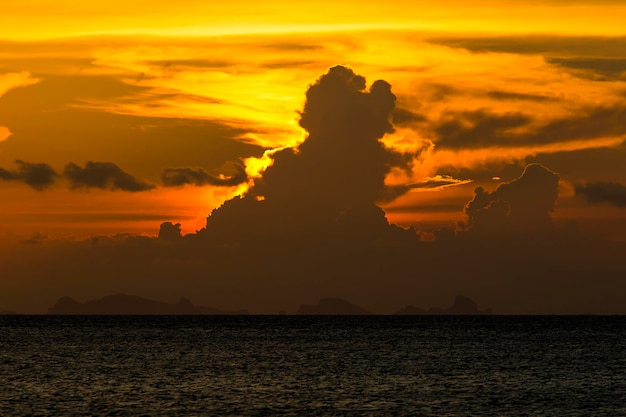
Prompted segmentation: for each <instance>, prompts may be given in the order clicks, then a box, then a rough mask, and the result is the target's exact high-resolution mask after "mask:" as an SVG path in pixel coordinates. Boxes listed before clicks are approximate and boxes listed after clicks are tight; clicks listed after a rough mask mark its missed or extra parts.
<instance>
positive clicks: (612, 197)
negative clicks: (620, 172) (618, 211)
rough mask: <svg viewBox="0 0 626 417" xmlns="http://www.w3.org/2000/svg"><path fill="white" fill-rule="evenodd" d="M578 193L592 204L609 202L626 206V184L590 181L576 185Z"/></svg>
mask: <svg viewBox="0 0 626 417" xmlns="http://www.w3.org/2000/svg"><path fill="white" fill-rule="evenodd" d="M574 189H575V190H576V194H577V195H582V196H584V197H585V198H586V199H587V201H588V202H589V203H591V204H596V203H609V204H612V205H614V206H618V207H626V186H624V185H622V184H619V183H615V182H603V181H598V182H590V183H587V184H578V185H576V186H575V187H574Z"/></svg>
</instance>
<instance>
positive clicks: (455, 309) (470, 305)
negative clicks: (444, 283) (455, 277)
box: [394, 295, 493, 316]
mask: <svg viewBox="0 0 626 417" xmlns="http://www.w3.org/2000/svg"><path fill="white" fill-rule="evenodd" d="M491 314H493V312H492V311H491V308H487V309H485V310H479V309H478V304H476V302H475V301H474V300H472V299H471V298H469V297H465V296H462V295H457V296H456V297H454V302H453V303H452V305H451V306H450V307H448V308H443V309H442V308H438V307H430V308H429V309H428V310H426V309H423V308H420V307H415V306H413V305H408V306H406V307H403V308H401V309H400V310H398V311H396V312H395V313H394V315H398V316H419V315H430V316H486V315H491Z"/></svg>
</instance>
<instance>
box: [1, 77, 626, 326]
mask: <svg viewBox="0 0 626 417" xmlns="http://www.w3.org/2000/svg"><path fill="white" fill-rule="evenodd" d="M397 101H398V99H397V97H396V95H395V94H394V93H393V92H392V90H391V86H390V84H389V83H387V82H386V81H383V80H378V81H374V82H373V83H371V84H370V85H369V86H368V84H367V82H366V80H365V78H364V77H362V76H360V75H358V74H356V73H355V72H354V71H353V70H352V69H350V68H349V67H347V66H334V67H331V68H330V69H329V70H328V71H327V72H326V73H324V74H323V75H322V76H320V77H319V78H318V79H317V80H316V81H315V82H314V83H313V84H311V85H310V86H309V88H308V90H307V92H306V102H305V103H304V105H303V110H302V112H301V113H300V125H301V126H302V127H303V128H304V129H305V130H306V131H307V135H306V136H305V138H304V140H303V141H301V142H300V143H299V144H297V145H294V146H291V147H284V148H282V149H276V150H273V151H271V152H267V153H266V154H265V157H266V158H267V159H268V161H267V162H268V166H267V168H266V169H265V170H262V169H261V170H260V171H259V172H258V173H257V175H255V176H251V177H250V178H248V177H247V174H246V177H245V178H246V179H245V181H246V182H245V185H246V188H245V189H243V190H242V192H241V193H238V195H236V196H235V197H232V198H230V199H226V202H225V203H224V204H223V205H221V206H220V207H218V208H216V209H215V210H213V212H212V213H211V214H210V216H209V218H208V219H207V222H206V227H204V228H202V229H201V230H198V231H197V232H196V233H188V234H186V235H184V234H183V233H182V230H181V224H180V223H174V222H172V221H166V222H163V223H162V224H161V228H160V230H159V236H158V237H157V238H154V237H146V236H136V235H135V236H133V235H119V236H113V237H111V236H108V237H107V236H99V237H93V238H92V239H90V240H77V241H76V240H55V239H51V240H47V239H46V238H45V236H43V235H36V236H34V237H33V238H32V239H29V240H28V241H27V242H25V243H28V245H21V246H13V247H8V248H7V250H8V252H6V253H7V254H10V256H7V257H5V258H2V259H0V266H2V268H3V271H6V274H7V275H6V277H7V278H5V279H3V280H1V281H0V285H1V286H2V287H1V288H0V289H2V291H0V294H1V295H0V304H2V305H4V306H6V307H3V308H7V309H9V310H23V309H22V308H16V307H19V305H18V304H19V302H20V301H19V300H22V303H23V304H22V306H28V307H27V308H28V309H30V311H33V310H36V306H37V305H49V304H50V300H49V299H48V298H50V297H52V298H53V299H58V298H59V297H61V296H64V295H71V296H73V297H78V298H86V297H87V298H88V297H94V296H95V297H99V296H102V295H103V294H107V293H119V292H126V293H133V294H141V295H142V296H147V297H150V298H155V299H164V298H167V297H168V294H176V296H178V295H181V294H182V295H184V294H194V299H196V298H198V299H199V302H201V303H202V304H205V305H212V306H213V305H214V306H216V307H217V308H220V309H226V310H233V309H240V308H247V309H249V310H250V311H252V312H262V313H270V312H274V313H275V312H276V310H277V309H285V310H290V311H295V306H297V305H300V304H302V303H310V302H311V301H312V300H317V299H319V298H323V297H328V296H333V297H340V298H346V299H350V300H354V301H355V302H357V303H358V304H359V305H363V306H365V307H367V308H368V309H372V311H377V312H384V311H394V310H397V309H398V308H399V307H401V306H403V305H410V304H412V305H415V304H419V305H433V304H440V303H441V302H442V301H441V300H443V299H449V298H450V297H451V296H453V295H454V294H458V293H461V292H462V293H464V294H468V295H469V296H471V297H472V298H475V299H480V300H481V303H482V302H484V303H485V304H488V305H490V306H492V307H493V308H494V309H495V310H496V311H498V312H502V313H564V312H567V313H585V312H601V313H612V314H613V313H621V312H624V310H623V306H624V305H626V304H624V301H625V300H624V297H623V295H621V294H626V291H624V290H625V289H626V288H624V286H625V285H626V283H625V282H624V280H623V275H624V265H623V262H622V260H621V256H620V255H619V254H621V253H623V252H622V251H623V246H624V245H623V243H621V242H612V241H608V240H605V239H599V238H597V237H594V236H591V235H588V234H585V233H580V232H578V231H577V230H576V229H575V228H572V227H563V226H561V225H555V224H554V222H553V214H554V213H556V212H558V197H559V193H560V189H561V185H562V181H561V177H560V174H557V173H556V172H554V171H552V170H551V169H549V168H547V167H546V166H544V165H542V164H539V163H531V164H528V165H526V168H525V169H524V170H523V172H521V174H520V172H519V171H521V169H520V167H518V166H515V168H516V170H517V173H516V175H515V176H514V177H513V178H511V179H507V180H501V179H498V180H497V181H498V185H496V186H491V187H486V186H484V185H478V186H476V185H475V184H472V186H473V187H475V188H474V197H473V198H472V199H470V198H471V197H470V196H465V200H464V204H465V209H464V214H465V215H466V216H467V219H466V221H465V222H464V223H463V224H458V226H459V227H457V228H452V227H448V228H441V229H438V230H435V231H433V233H431V234H425V233H423V232H416V230H414V229H409V228H402V227H399V226H397V225H395V224H394V223H393V222H392V221H390V220H389V219H388V217H387V214H386V212H385V211H384V210H383V209H382V208H381V206H380V204H381V202H384V201H387V199H388V198H389V197H388V195H389V193H390V192H391V193H395V195H396V196H397V198H400V199H401V198H403V197H404V196H407V195H409V194H411V191H416V192H418V193H419V192H423V193H426V191H420V189H428V188H434V189H439V188H440V187H444V188H443V190H448V189H453V188H461V187H464V186H466V184H467V183H465V182H464V181H461V180H456V179H455V178H454V177H451V176H439V177H431V178H427V179H425V180H424V181H422V182H421V185H420V183H416V182H406V183H404V184H403V183H401V182H399V180H401V179H402V178H403V175H404V176H405V178H407V179H410V178H411V176H412V175H413V173H414V165H415V164H416V163H417V162H419V161H424V163H426V162H427V158H428V157H431V156H432V155H433V154H432V150H433V146H435V147H436V141H434V140H433V142H434V144H431V145H432V146H431V145H429V144H428V143H427V144H426V146H422V145H423V143H422V144H420V146H413V147H410V146H406V147H404V148H403V147H400V146H396V147H393V146H391V145H390V142H388V141H386V139H387V136H388V135H394V134H395V133H396V130H395V128H394V125H393V123H392V122H393V120H394V114H397V113H396V111H395V106H396V102H397ZM405 116H406V115H405ZM401 120H404V121H406V120H411V121H417V120H420V118H419V117H404V118H401ZM396 139H397V138H396ZM222 166H223V167H224V168H225V169H226V168H229V167H230V168H229V169H230V171H229V172H230V173H231V175H229V176H226V175H224V176H223V177H219V176H217V177H213V176H212V174H208V173H207V172H206V171H204V170H200V169H192V168H184V167H182V168H175V169H172V170H170V171H167V172H169V174H168V175H169V177H165V178H169V179H167V181H171V183H172V184H171V185H180V184H181V183H185V182H192V183H195V182H203V181H216V182H219V181H224V182H228V181H239V180H241V181H244V173H245V169H244V168H243V166H242V165H241V164H240V163H239V164H236V163H235V164H234V165H233V164H231V165H230V166H229V165H228V164H226V165H222ZM45 167H47V169H43V168H45ZM31 171H33V172H35V173H39V172H40V171H43V172H47V173H48V177H55V176H56V175H57V174H56V173H55V171H54V170H51V168H50V167H49V166H47V165H45V164H43V165H32V164H25V163H21V164H20V163H18V168H17V169H15V170H13V171H9V170H3V171H2V175H3V176H5V177H6V178H4V179H6V180H7V181H6V182H7V183H9V181H11V180H13V181H22V182H26V183H27V184H28V182H27V181H31V182H33V181H32V180H29V178H30V177H29V175H31V176H32V175H34V174H29V173H30V172H31ZM403 172H404V174H402V173H403ZM53 174H54V175H53ZM62 175H63V177H64V179H65V180H66V181H68V182H69V184H70V187H75V188H85V187H87V188H90V189H93V190H96V191H97V190H100V189H108V190H109V191H108V192H109V193H110V192H111V191H110V190H111V189H113V191H120V190H122V191H143V192H144V193H146V194H148V195H149V193H151V192H154V190H153V189H147V188H150V187H154V185H153V184H150V183H146V182H143V181H142V180H140V179H138V178H136V177H134V176H132V175H130V174H128V173H126V171H124V170H122V169H121V168H119V167H118V166H117V165H115V164H113V163H104V162H88V163H86V164H85V165H84V167H81V166H80V165H77V164H69V165H67V167H66V169H65V170H64V171H63V174H62ZM394 175H395V178H394V179H395V182H391V183H390V182H389V178H390V177H392V176H394ZM238 177H239V178H238ZM44 178H45V176H44ZM163 181H164V182H165V181H166V180H165V179H164V180H163ZM492 181H493V180H492ZM33 183H34V184H37V182H33ZM44 184H47V183H45V182H44ZM491 184H493V182H492V183H491ZM453 185H454V186H453ZM595 185H597V184H595ZM223 186H224V187H226V188H227V186H226V185H225V184H224V185H223ZM593 186H594V183H588V184H587V185H585V187H586V188H581V187H582V186H581V187H578V188H574V189H573V190H572V192H573V193H577V194H584V195H588V196H590V197H591V196H594V197H593V198H595V200H593V202H594V203H596V202H598V203H604V204H607V203H608V202H613V203H614V202H619V199H616V198H614V197H610V198H609V197H606V195H607V194H602V193H600V192H598V190H597V189H596V188H593ZM35 188H36V187H35ZM157 188H158V187H157ZM488 188H493V190H492V191H488ZM600 188H602V187H600ZM604 188H608V189H610V187H604ZM617 190H618V193H617V195H619V192H620V191H621V189H620V188H619V187H618V188H617ZM50 191H52V190H50ZM70 193H71V192H70ZM39 194H46V192H44V193H39ZM128 194H137V193H128ZM113 195H117V193H116V192H113ZM610 195H613V194H610ZM468 200H469V201H468ZM459 214H463V209H462V206H461V209H459ZM59 260H62V261H61V262H59ZM40 265H45V268H44V270H43V271H44V272H43V273H42V269H41V268H40V267H39V266H40ZM564 283H568V284H570V285H564ZM33 288H34V289H37V290H36V291H34V293H33V291H32V289H33ZM26 292H28V295H26ZM196 295H197V297H196Z"/></svg>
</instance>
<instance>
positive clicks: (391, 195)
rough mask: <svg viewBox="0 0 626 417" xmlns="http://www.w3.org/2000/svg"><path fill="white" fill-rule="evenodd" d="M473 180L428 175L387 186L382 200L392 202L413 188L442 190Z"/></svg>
mask: <svg viewBox="0 0 626 417" xmlns="http://www.w3.org/2000/svg"><path fill="white" fill-rule="evenodd" d="M471 182H472V180H461V179H458V178H453V177H451V176H449V175H436V176H434V177H426V178H424V179H423V180H422V181H419V182H413V183H409V184H401V185H390V186H387V189H386V193H385V196H384V198H383V199H382V200H381V201H382V202H390V201H393V200H395V199H396V198H398V197H399V196H401V195H402V194H405V193H407V192H409V191H412V190H441V189H444V188H447V187H451V186H455V185H464V184H469V183H471Z"/></svg>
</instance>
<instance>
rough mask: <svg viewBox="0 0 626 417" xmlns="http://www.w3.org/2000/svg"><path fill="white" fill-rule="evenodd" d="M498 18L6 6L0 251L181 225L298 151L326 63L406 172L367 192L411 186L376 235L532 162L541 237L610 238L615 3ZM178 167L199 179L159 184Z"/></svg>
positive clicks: (618, 221) (621, 109)
mask: <svg viewBox="0 0 626 417" xmlns="http://www.w3.org/2000/svg"><path fill="white" fill-rule="evenodd" d="M502 4H503V3H502V2H499V1H493V0H485V1H478V2H471V4H469V3H468V2H466V1H455V0H448V1H442V2H435V4H433V2H430V1H394V0H392V1H386V2H365V3H364V2H357V1H309V2H295V3H294V2H283V1H269V2H257V1H245V0H237V1H231V2H221V3H215V2H206V1H199V0H198V1H195V0H193V1H182V2H177V3H176V4H173V3H172V2H169V1H168V2H165V1H154V0H151V1H144V0H135V1H128V0H125V1H118V0H110V1H107V2H96V3H93V2H92V3H89V2H84V1H74V0H71V1H67V0H66V1H60V2H50V1H47V0H22V1H9V2H8V4H3V12H2V14H1V15H0V25H1V26H2V27H3V31H2V34H1V35H0V187H2V189H3V199H2V202H0V213H1V214H2V216H1V218H0V240H6V241H7V242H15V241H20V240H24V239H30V238H31V237H33V236H36V237H37V239H41V238H42V237H46V238H48V239H53V238H57V237H63V238H71V239H73V238H76V237H79V238H86V237H89V236H93V235H110V234H118V233H131V234H143V235H155V234H156V233H157V232H158V230H159V225H160V224H161V223H162V222H164V221H173V222H180V223H181V224H182V230H183V232H184V233H193V232H195V231H197V230H199V229H200V228H202V227H203V226H204V224H205V221H206V216H207V215H208V214H209V213H210V212H211V210H212V209H214V208H216V207H218V206H220V205H221V204H222V203H223V202H224V201H226V200H228V199H230V198H232V197H233V196H235V195H238V194H242V193H244V192H245V190H246V189H247V187H248V186H249V185H251V184H253V182H254V179H255V178H258V177H259V176H260V175H261V174H262V172H263V169H264V168H265V167H266V166H268V165H269V164H271V161H272V159H271V155H272V152H274V151H275V150H276V149H282V148H283V147H290V146H296V145H297V144H299V143H302V141H303V140H304V139H305V137H306V132H305V131H304V130H303V129H302V128H301V127H300V126H299V125H298V121H299V117H300V116H299V112H300V111H302V108H303V105H304V103H305V92H306V90H307V88H308V87H309V85H311V83H313V82H314V81H315V80H316V79H318V77H320V75H322V74H324V73H325V72H326V71H327V69H328V68H329V67H332V66H333V65H337V64H342V65H347V66H349V67H351V68H353V69H354V71H355V72H356V73H357V74H361V75H363V76H364V77H366V79H367V85H368V86H369V85H371V83H372V82H374V81H375V80H378V79H383V80H385V81H387V82H388V83H389V84H391V88H392V92H393V93H394V94H395V96H396V97H397V100H396V109H395V110H394V114H393V119H394V124H395V131H394V132H393V133H390V134H387V135H386V136H385V137H384V138H383V139H382V141H383V143H385V145H386V146H388V147H389V148H391V149H396V150H398V151H402V152H406V153H411V154H412V155H413V160H412V161H411V164H410V169H399V168H396V169H393V170H391V171H390V173H389V174H388V175H387V178H386V180H385V182H386V184H387V185H388V186H390V187H403V186H407V185H409V184H411V186H410V187H407V188H406V189H407V192H406V193H404V194H402V195H400V196H398V197H397V198H396V199H392V200H388V201H384V202H383V201H381V202H380V204H381V205H382V206H383V207H384V209H385V211H386V213H387V218H388V219H389V220H390V221H391V222H392V223H397V224H400V225H401V226H403V227H408V226H413V227H415V228H416V229H417V230H420V231H423V232H424V233H425V234H430V233H432V232H433V231H434V230H435V229H437V228H440V227H444V226H445V227H456V226H455V225H456V224H457V223H458V222H464V221H466V220H467V219H466V216H465V214H464V213H463V207H464V205H465V204H466V203H467V202H468V201H469V200H471V199H472V196H473V190H474V188H475V187H477V186H483V187H485V189H487V190H494V189H495V188H496V187H497V186H498V184H501V183H503V182H507V181H511V180H513V179H515V178H518V177H519V176H520V174H521V173H522V171H523V168H524V166H525V165H526V164H528V163H532V162H538V163H541V164H543V165H545V166H547V167H549V168H550V169H551V170H553V171H555V172H557V173H558V174H559V175H560V183H559V184H560V185H559V199H558V201H557V203H556V210H555V212H554V215H553V217H554V219H555V220H556V222H557V223H559V224H566V223H567V222H572V221H573V222H577V224H578V225H579V227H580V228H581V229H583V230H585V231H591V232H595V231H597V232H598V233H601V234H603V235H607V236H610V238H611V239H616V240H620V241H623V240H626V221H625V219H626V212H625V211H624V205H625V204H626V203H624V201H625V198H626V197H625V196H624V195H622V194H623V193H624V191H623V190H624V189H623V188H620V187H623V184H626V169H624V168H623V167H624V166H625V165H624V163H625V162H626V145H625V144H624V143H625V142H624V141H625V139H626V125H625V122H624V120H626V60H624V56H623V51H624V50H626V49H625V48H626V31H625V30H624V24H623V16H625V15H626V4H624V3H623V2H621V1H597V2H590V1H564V0H563V1H561V0H551V1H541V0H533V1H521V0H519V1H512V2H507V5H506V7H504V6H503V5H502ZM16 161H18V162H16ZM90 163H95V164H92V165H89V164H90ZM72 167H73V168H72ZM87 167H91V168H93V169H94V171H93V172H91V173H89V172H87ZM72 169H74V171H71V170H72ZM181 169H182V170H193V171H194V172H195V173H196V175H200V176H202V178H203V179H202V181H199V182H197V183H196V184H187V185H184V186H183V185H177V184H175V183H173V182H172V181H171V179H170V180H169V182H168V180H166V179H165V177H164V173H165V172H167V171H168V170H170V171H169V172H170V173H171V172H181V171H180V170H181ZM83 170H84V171H83ZM172 170H174V171H172ZM177 170H178V171H177ZM244 170H245V173H246V174H247V179H246V181H244V182H241V183H239V184H235V183H233V182H232V181H231V182H229V180H230V179H232V178H234V177H235V176H236V175H238V173H241V172H242V171H244ZM95 171H98V173H97V175H100V177H98V178H100V180H98V178H96V177H91V178H90V179H86V178H87V177H86V176H88V175H94V176H95V175H96V173H95ZM71 172H74V175H73V176H72V174H71ZM186 172H189V171H186ZM81 175H82V176H81ZM42 181H43V182H42ZM89 181H91V182H89ZM98 181H100V182H98ZM235 182H236V181H235ZM429 184H440V185H439V186H430V185H429ZM598 184H599V187H600V188H602V187H605V186H607V184H608V188H607V189H610V190H612V191H607V192H605V193H604V194H602V192H601V191H602V190H600V191H598V188H597V187H596V188H593V187H594V186H596V185H598ZM611 187H612V188H611Z"/></svg>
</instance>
